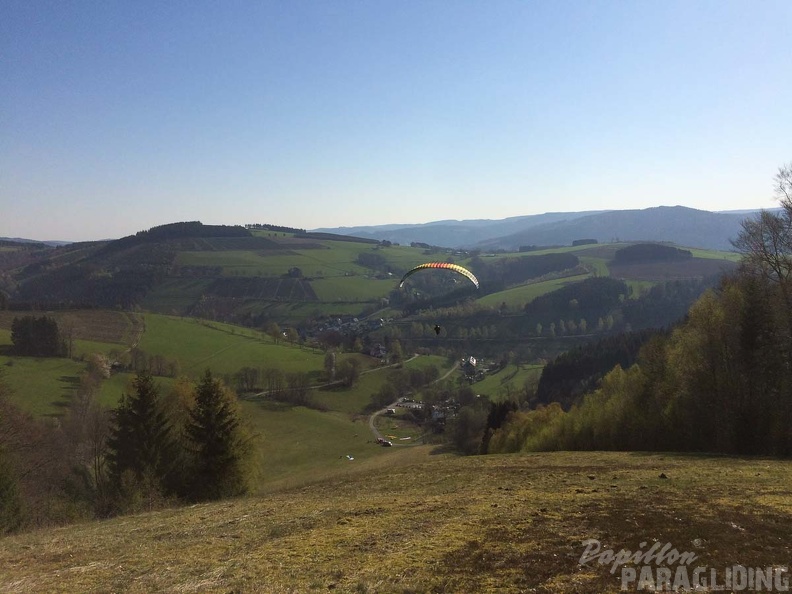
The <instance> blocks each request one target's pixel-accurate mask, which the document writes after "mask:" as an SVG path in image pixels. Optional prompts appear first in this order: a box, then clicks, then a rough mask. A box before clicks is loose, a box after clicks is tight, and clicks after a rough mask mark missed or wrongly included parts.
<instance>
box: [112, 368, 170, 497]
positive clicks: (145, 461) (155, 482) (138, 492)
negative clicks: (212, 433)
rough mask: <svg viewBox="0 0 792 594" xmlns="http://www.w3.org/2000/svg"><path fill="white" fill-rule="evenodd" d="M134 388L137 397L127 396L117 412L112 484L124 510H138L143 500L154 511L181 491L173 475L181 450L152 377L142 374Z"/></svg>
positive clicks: (115, 417) (113, 440) (138, 376)
mask: <svg viewBox="0 0 792 594" xmlns="http://www.w3.org/2000/svg"><path fill="white" fill-rule="evenodd" d="M133 385H134V388H135V390H134V393H133V394H129V395H126V394H125V395H123V396H122V397H121V403H120V404H119V406H118V408H117V409H116V410H115V412H114V419H113V421H114V423H113V427H112V430H111V435H110V438H109V440H108V448H109V455H108V458H109V460H108V461H109V467H110V468H109V469H110V481H111V484H112V485H113V486H114V487H115V488H116V490H117V494H118V495H119V496H120V497H121V499H120V501H119V503H120V504H121V506H122V508H127V507H131V508H135V507H136V505H137V503H138V501H137V500H138V499H140V498H141V497H143V498H145V499H147V500H148V507H149V508H151V507H152V506H153V504H154V500H155V499H158V498H159V497H160V496H162V495H168V494H172V493H174V492H176V491H177V490H178V485H177V484H174V472H173V471H174V469H175V468H176V467H177V465H178V462H179V460H178V450H177V449H176V446H175V442H174V439H173V436H172V428H171V424H170V423H169V421H168V419H167V417H166V415H165V412H164V411H163V408H162V405H161V403H160V395H159V388H158V387H157V385H156V384H155V383H154V380H153V378H152V377H151V374H149V373H148V372H141V373H139V374H138V375H137V376H136V377H135V380H134V383H133Z"/></svg>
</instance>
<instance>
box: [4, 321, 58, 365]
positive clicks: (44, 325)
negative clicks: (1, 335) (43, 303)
mask: <svg viewBox="0 0 792 594" xmlns="http://www.w3.org/2000/svg"><path fill="white" fill-rule="evenodd" d="M11 342H12V343H13V344H14V353H15V354H17V355H22V356H27V357H62V356H64V355H66V353H67V348H66V342H65V341H64V340H63V338H62V337H61V335H60V331H59V330H58V323H57V322H56V321H55V319H54V318H50V317H48V316H41V317H40V318H36V317H35V316H24V317H22V318H14V321H13V322H12V323H11Z"/></svg>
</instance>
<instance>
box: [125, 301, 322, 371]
mask: <svg viewBox="0 0 792 594" xmlns="http://www.w3.org/2000/svg"><path fill="white" fill-rule="evenodd" d="M145 319H146V332H145V334H144V335H143V338H142V339H141V341H140V348H141V349H143V350H144V351H145V352H146V353H149V354H156V355H163V356H164V357H166V358H167V359H175V360H178V361H179V364H180V366H181V371H182V373H185V374H187V375H190V376H197V375H199V374H200V373H202V372H203V370H204V369H205V368H210V369H211V370H212V371H213V372H214V373H217V374H223V373H235V372H237V371H238V370H239V369H240V368H242V367H248V366H249V367H264V368H266V367H272V368H278V369H281V370H283V371H284V372H298V371H301V372H305V373H310V372H312V371H318V370H321V369H322V366H323V364H324V355H323V354H320V353H318V352H314V351H311V350H309V349H301V348H299V347H297V346H293V345H289V344H287V343H286V342H285V341H283V342H282V343H281V344H277V345H276V344H274V343H273V342H272V339H271V338H269V337H267V338H261V334H260V333H258V332H256V331H253V330H250V329H247V328H241V327H238V326H231V325H229V324H220V323H217V322H210V323H208V325H207V324H205V323H200V322H199V321H198V320H195V319H191V318H178V317H171V316H165V315H158V314H146V315H145Z"/></svg>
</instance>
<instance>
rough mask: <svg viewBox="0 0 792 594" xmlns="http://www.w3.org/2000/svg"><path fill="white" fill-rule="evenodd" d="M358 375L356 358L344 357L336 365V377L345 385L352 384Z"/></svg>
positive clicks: (358, 366)
mask: <svg viewBox="0 0 792 594" xmlns="http://www.w3.org/2000/svg"><path fill="white" fill-rule="evenodd" d="M359 377H360V361H358V360H357V359H344V360H343V361H342V362H341V364H340V365H339V366H338V378H339V379H340V380H341V383H343V384H344V385H345V386H347V387H350V386H354V385H355V382H356V381H357V380H358V378H359Z"/></svg>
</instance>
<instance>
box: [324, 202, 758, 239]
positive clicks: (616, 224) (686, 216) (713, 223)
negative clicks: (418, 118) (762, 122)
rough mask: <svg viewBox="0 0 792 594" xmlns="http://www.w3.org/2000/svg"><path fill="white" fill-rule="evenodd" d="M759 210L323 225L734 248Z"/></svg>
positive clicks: (393, 235)
mask: <svg viewBox="0 0 792 594" xmlns="http://www.w3.org/2000/svg"><path fill="white" fill-rule="evenodd" d="M755 212H756V211H736V212H723V213H717V212H709V211H703V210H695V209H692V208H686V207H683V206H673V207H669V206H659V207H655V208H647V209H643V210H613V211H587V212H569V213H546V214H542V215H530V216H523V217H511V218H508V219H502V220H499V221H486V220H462V221H435V222H430V223H424V224H421V225H403V226H396V225H382V226H369V227H349V228H347V227H340V228H335V229H322V230H323V231H330V232H338V233H346V234H348V235H356V236H359V237H366V238H374V239H379V240H388V241H391V242H397V243H402V244H410V243H411V242H422V243H428V244H431V245H439V246H445V247H452V248H468V249H471V248H479V249H482V250H494V249H506V250H517V249H518V248H519V247H520V246H527V245H538V246H558V245H570V244H571V243H572V242H573V241H575V240H578V239H582V238H592V239H597V240H598V241H600V242H611V241H614V240H617V241H664V242H671V243H676V244H678V245H682V246H689V247H699V248H705V249H715V250H729V249H731V244H730V243H729V240H730V239H733V238H734V237H736V236H737V233H738V232H739V230H740V221H742V220H743V219H744V218H746V217H747V216H750V215H751V214H752V213H755Z"/></svg>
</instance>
